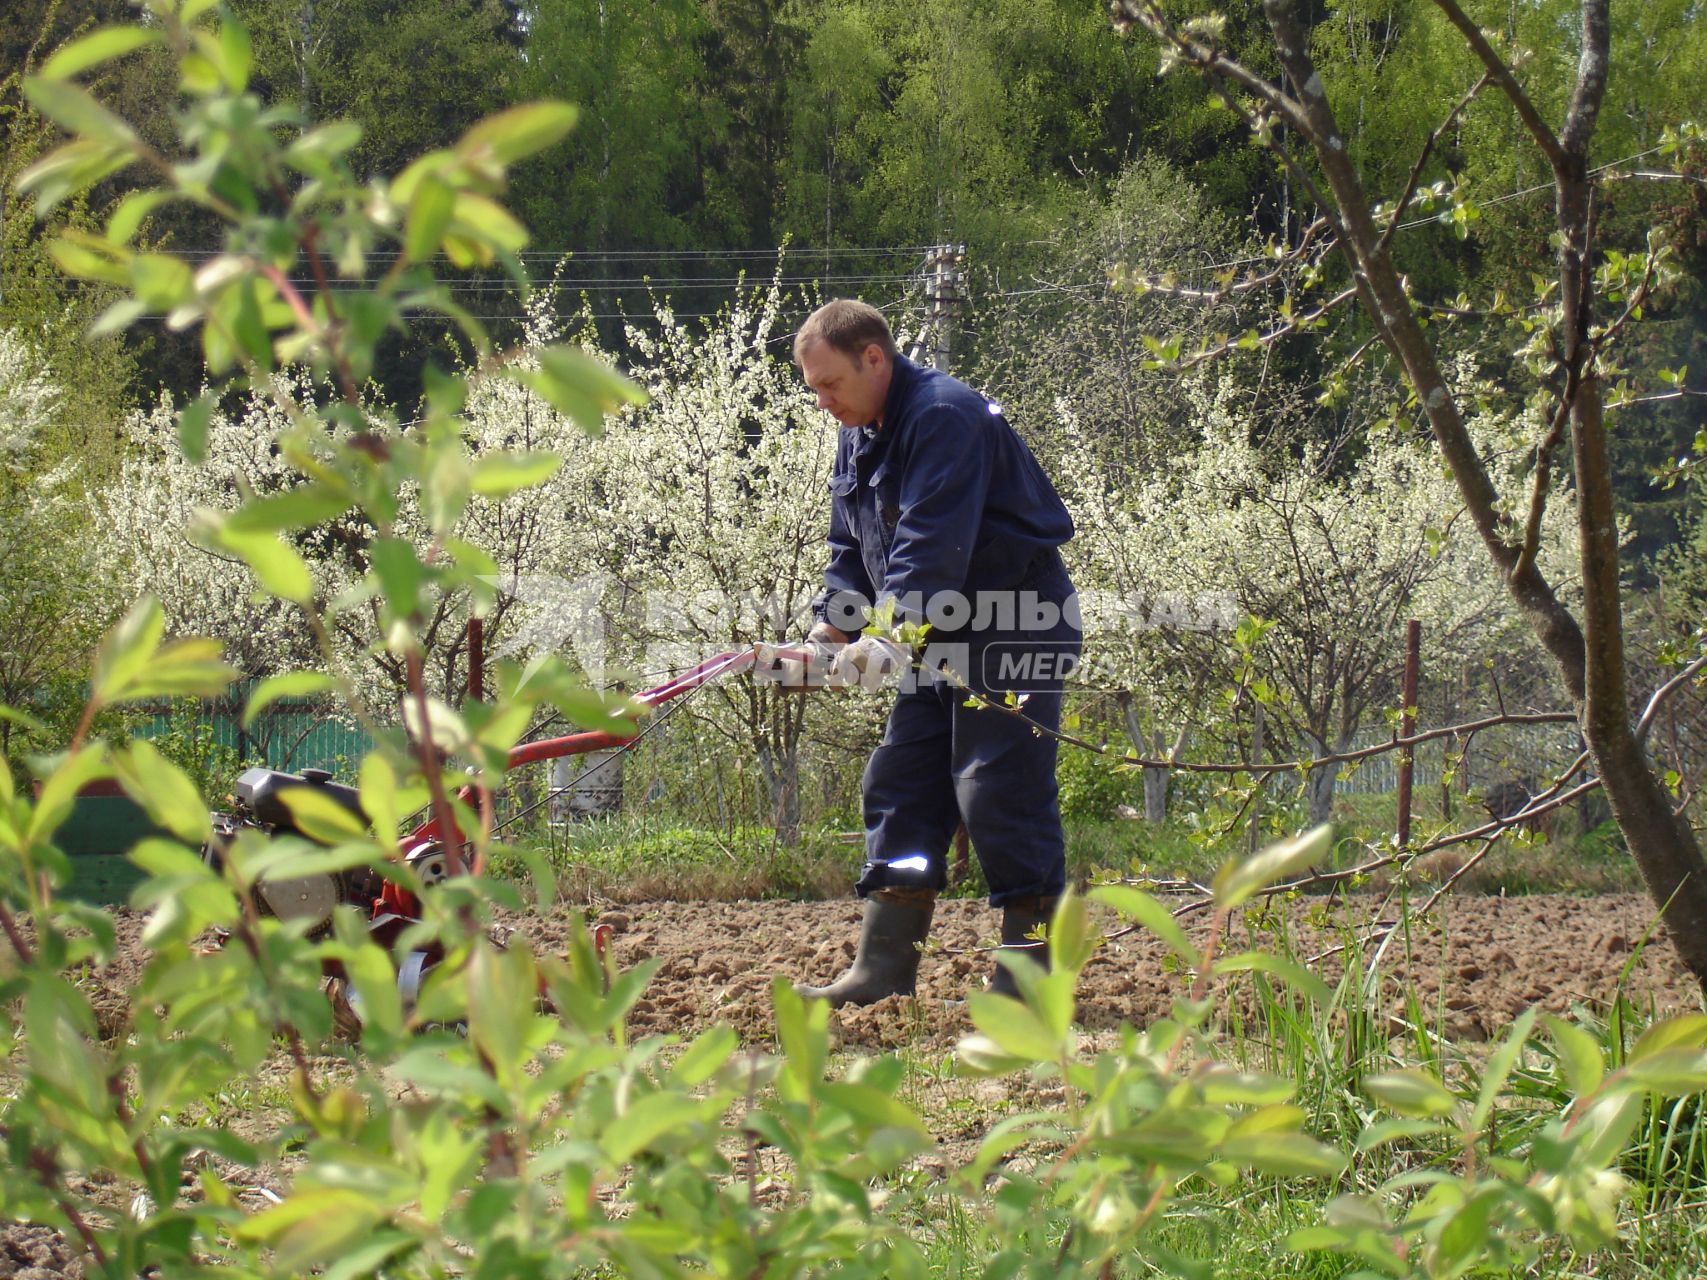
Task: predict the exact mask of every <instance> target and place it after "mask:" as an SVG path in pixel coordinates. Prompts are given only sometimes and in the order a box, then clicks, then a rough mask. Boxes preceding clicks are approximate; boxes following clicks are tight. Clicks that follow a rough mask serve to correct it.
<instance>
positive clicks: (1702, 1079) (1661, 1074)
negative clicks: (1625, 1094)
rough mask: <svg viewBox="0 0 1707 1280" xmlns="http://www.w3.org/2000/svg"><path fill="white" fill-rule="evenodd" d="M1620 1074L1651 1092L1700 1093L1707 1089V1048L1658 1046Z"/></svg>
mask: <svg viewBox="0 0 1707 1280" xmlns="http://www.w3.org/2000/svg"><path fill="white" fill-rule="evenodd" d="M1618 1075H1619V1077H1620V1078H1622V1079H1623V1080H1627V1081H1629V1082H1630V1083H1631V1084H1635V1085H1639V1086H1641V1087H1642V1088H1643V1089H1645V1090H1647V1091H1648V1092H1650V1093H1658V1094H1664V1095H1666V1096H1676V1095H1678V1094H1685V1093H1701V1092H1704V1091H1707V1051H1703V1050H1701V1049H1659V1050H1656V1051H1654V1052H1652V1053H1648V1054H1645V1055H1643V1057H1642V1058H1641V1059H1640V1060H1639V1061H1633V1062H1631V1063H1629V1064H1628V1065H1627V1066H1626V1067H1625V1068H1624V1069H1623V1070H1622V1071H1620V1072H1619V1073H1618Z"/></svg>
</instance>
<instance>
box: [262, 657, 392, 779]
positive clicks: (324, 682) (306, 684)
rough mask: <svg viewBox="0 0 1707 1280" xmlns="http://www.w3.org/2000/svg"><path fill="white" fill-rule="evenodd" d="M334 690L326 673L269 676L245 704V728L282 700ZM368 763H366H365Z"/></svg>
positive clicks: (294, 673)
mask: <svg viewBox="0 0 1707 1280" xmlns="http://www.w3.org/2000/svg"><path fill="white" fill-rule="evenodd" d="M330 688H332V677H331V676H329V675H327V674H326V673H325V672H324V671H287V672H285V673H284V674H283V675H277V676H268V677H267V678H266V679H265V680H263V681H261V683H260V684H258V685H256V686H255V689H254V692H252V693H251V694H250V695H249V700H248V702H246V703H244V704H243V727H244V728H245V729H247V728H249V726H250V725H252V724H254V723H255V717H256V716H258V715H260V714H261V712H263V711H265V710H266V709H267V708H268V707H270V706H272V705H273V703H275V702H277V701H278V700H279V699H280V698H307V697H312V696H313V695H314V694H317V693H325V692H326V691H327V690H328V689H330ZM363 763H364V764H365V763H366V762H365V761H364V762H363Z"/></svg>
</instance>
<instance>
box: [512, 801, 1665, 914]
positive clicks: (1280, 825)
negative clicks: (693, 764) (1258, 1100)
mask: <svg viewBox="0 0 1707 1280" xmlns="http://www.w3.org/2000/svg"><path fill="white" fill-rule="evenodd" d="M1460 816H1461V817H1465V816H1469V817H1470V818H1471V819H1472V820H1474V815H1464V814H1461V815H1460ZM1270 817H1271V819H1272V827H1271V829H1269V830H1267V831H1265V832H1264V835H1263V839H1264V842H1265V843H1266V841H1267V840H1269V839H1273V838H1278V837H1279V836H1281V835H1283V834H1287V833H1288V831H1289V830H1291V829H1295V828H1296V825H1297V820H1296V815H1294V814H1292V813H1291V812H1290V811H1276V812H1273V813H1271V815H1270ZM1391 817H1392V798H1391V797H1390V796H1354V797H1348V798H1345V799H1343V800H1342V801H1341V802H1340V803H1339V804H1338V805H1337V806H1336V811H1335V822H1336V825H1337V830H1338V834H1339V839H1338V841H1337V843H1336V845H1335V851H1334V855H1333V857H1332V859H1331V860H1330V862H1329V864H1328V865H1326V866H1324V867H1323V868H1322V869H1323V870H1339V869H1344V868H1347V867H1351V866H1355V865H1358V864H1360V863H1362V862H1365V861H1368V860H1370V859H1371V858H1374V857H1377V856H1379V855H1380V854H1381V853H1383V852H1385V851H1386V850H1387V849H1388V848H1389V847H1390V841H1391V836H1390V834H1389V833H1390V831H1391V825H1390V820H1391ZM1430 821H1434V822H1437V821H1438V820H1437V819H1424V818H1421V817H1419V820H1418V827H1417V832H1418V837H1419V838H1426V837H1427V832H1428V830H1430V828H1429V827H1428V826H1427V825H1426V823H1427V822H1430ZM1066 828H1067V869H1068V875H1069V876H1070V877H1071V878H1072V879H1073V880H1074V881H1075V882H1076V883H1081V884H1082V883H1085V882H1088V881H1090V880H1093V879H1098V878H1108V877H1110V876H1114V877H1121V878H1126V877H1151V878H1155V879H1160V880H1174V879H1189V880H1194V881H1196V882H1198V883H1205V882H1207V881H1208V879H1210V878H1211V877H1213V876H1214V874H1215V871H1216V868H1217V867H1219V866H1220V864H1221V862H1222V861H1223V860H1224V859H1225V858H1227V857H1228V856H1230V851H1231V853H1233V854H1236V853H1239V852H1242V851H1243V850H1244V849H1245V848H1246V843H1245V837H1244V833H1243V831H1239V832H1237V833H1236V834H1235V835H1234V836H1232V837H1231V838H1225V837H1223V838H1217V834H1218V833H1217V832H1216V831H1215V830H1213V829H1210V830H1200V829H1198V828H1197V827H1196V826H1195V825H1194V824H1193V823H1191V822H1190V821H1189V820H1177V821H1175V820H1170V821H1169V822H1167V823H1165V824H1163V825H1161V826H1159V827H1158V826H1154V825H1152V824H1150V823H1148V822H1142V821H1127V820H1114V821H1099V820H1092V819H1072V818H1069V819H1068V821H1067V824H1066ZM521 842H522V843H525V844H527V845H529V846H531V847H532V848H533V849H535V850H537V851H538V852H539V853H540V854H542V855H543V856H544V857H545V859H546V861H547V862H548V863H549V865H551V866H552V867H553V868H555V869H556V871H557V874H558V876H559V878H560V881H561V887H562V890H563V892H564V893H565V894H568V895H571V896H576V897H588V898H600V899H609V900H616V901H639V900H644V899H648V898H687V899H700V900H728V899H738V898H788V899H818V898H833V897H839V896H841V895H844V894H846V893H847V892H848V891H849V889H850V888H851V886H852V885H853V882H854V880H855V879H856V878H857V877H858V875H859V867H860V863H861V862H862V860H863V859H864V856H865V854H864V847H863V844H862V842H861V838H860V836H859V833H858V831H857V830H855V829H852V828H851V827H850V826H841V827H824V828H806V829H803V830H802V832H801V834H800V838H799V840H798V842H797V843H795V844H792V845H790V844H788V843H785V842H784V841H782V840H781V839H779V838H778V837H777V834H776V832H775V831H774V830H773V829H772V828H770V827H765V826H757V825H749V826H729V827H718V826H704V825H695V824H692V823H689V822H684V821H677V820H672V819H670V818H667V817H661V816H659V815H657V814H655V813H645V812H642V813H639V814H634V815H624V816H621V817H617V818H606V819H595V820H590V821H583V822H577V823H574V824H571V825H568V826H565V827H552V828H540V829H536V831H535V832H533V833H530V834H528V835H527V836H525V837H523V839H522V841H521ZM1474 848H1475V846H1474V845H1459V846H1454V847H1453V848H1450V849H1447V850H1443V851H1441V852H1440V853H1437V854H1433V855H1429V856H1427V857H1425V858H1423V859H1420V860H1419V861H1418V862H1417V863H1415V864H1414V865H1413V866H1412V868H1411V872H1410V875H1411V877H1412V879H1413V880H1414V881H1416V882H1417V883H1418V884H1420V885H1422V886H1424V887H1428V886H1431V885H1432V884H1433V883H1437V882H1438V881H1440V880H1442V879H1444V878H1446V877H1447V876H1450V875H1451V874H1453V873H1454V872H1455V871H1457V870H1458V869H1459V868H1460V867H1461V866H1462V865H1463V862H1464V859H1465V858H1466V857H1467V856H1468V854H1469V853H1470V852H1471V851H1472V850H1473V849H1474ZM515 865H517V864H516V861H515V859H514V858H513V856H512V857H510V858H506V857H504V856H503V855H500V856H499V858H498V866H499V868H500V869H502V868H504V867H506V866H515ZM1391 879H1392V873H1391V872H1390V871H1384V872H1378V873H1376V875H1375V876H1374V878H1373V880H1372V882H1371V887H1373V888H1376V889H1384V888H1386V887H1387V885H1388V884H1390V882H1391ZM1459 887H1460V890H1461V891H1463V892H1468V893H1489V894H1505V895H1519V894H1530V893H1570V894H1599V893H1639V892H1641V891H1642V884H1641V880H1640V877H1639V875H1638V874H1637V872H1636V868H1635V865H1634V863H1633V862H1632V861H1631V860H1630V857H1629V855H1628V854H1627V853H1626V852H1625V851H1624V845H1623V841H1622V840H1621V838H1620V837H1619V835H1618V832H1617V829H1616V828H1615V827H1613V826H1612V824H1610V823H1606V824H1603V825H1601V826H1600V827H1597V828H1595V829H1594V830H1592V831H1589V832H1586V833H1584V832H1582V831H1580V830H1579V829H1578V826H1577V820H1576V815H1575V813H1574V812H1572V811H1567V812H1565V813H1564V814H1561V815H1560V817H1559V819H1558V820H1557V821H1556V822H1555V823H1554V825H1553V827H1552V829H1551V830H1550V831H1549V832H1548V833H1545V834H1540V835H1529V834H1526V833H1522V832H1514V833H1512V834H1510V835H1508V836H1507V837H1506V838H1505V840H1504V841H1503V842H1502V843H1501V844H1500V845H1499V846H1497V847H1496V848H1495V850H1494V852H1493V853H1492V854H1490V855H1489V856H1488V857H1487V858H1486V859H1484V860H1483V861H1482V862H1479V863H1478V864H1477V865H1476V866H1475V867H1474V868H1472V869H1471V871H1470V872H1469V873H1468V874H1466V875H1465V876H1464V877H1463V879H1462V880H1461V881H1460V882H1459ZM985 892H986V888H985V884H984V879H983V876H982V874H981V872H980V871H979V869H978V863H977V859H976V857H974V858H973V859H972V861H971V866H970V874H969V875H968V876H967V877H966V878H965V879H964V880H960V881H957V882H955V883H954V884H951V885H950V887H949V890H948V896H950V897H966V898H977V897H981V896H983V895H984V893H985Z"/></svg>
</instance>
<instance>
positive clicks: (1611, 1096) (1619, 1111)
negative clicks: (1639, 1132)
mask: <svg viewBox="0 0 1707 1280" xmlns="http://www.w3.org/2000/svg"><path fill="white" fill-rule="evenodd" d="M1646 1108H1647V1101H1646V1100H1645V1099H1644V1098H1643V1097H1642V1096H1641V1095H1640V1094H1637V1093H1607V1094H1603V1095H1602V1096H1601V1097H1599V1098H1597V1099H1595V1100H1594V1102H1592V1103H1591V1104H1590V1105H1589V1106H1588V1107H1586V1108H1585V1109H1584V1110H1583V1112H1582V1114H1581V1115H1580V1116H1578V1117H1576V1118H1575V1119H1574V1120H1573V1121H1572V1124H1571V1131H1572V1133H1573V1135H1574V1136H1575V1137H1576V1138H1577V1139H1578V1141H1579V1142H1580V1143H1581V1145H1580V1146H1579V1147H1578V1148H1577V1160H1579V1161H1581V1162H1582V1164H1583V1165H1586V1166H1587V1167H1588V1168H1590V1169H1604V1168H1605V1167H1606V1166H1607V1165H1609V1164H1611V1163H1612V1162H1613V1161H1614V1160H1616V1159H1617V1158H1618V1156H1619V1153H1620V1152H1622V1151H1623V1150H1624V1147H1625V1144H1626V1143H1628V1142H1629V1141H1630V1135H1631V1134H1632V1133H1633V1132H1635V1129H1636V1125H1637V1123H1638V1122H1639V1121H1640V1120H1641V1118H1642V1113H1643V1111H1644V1110H1646Z"/></svg>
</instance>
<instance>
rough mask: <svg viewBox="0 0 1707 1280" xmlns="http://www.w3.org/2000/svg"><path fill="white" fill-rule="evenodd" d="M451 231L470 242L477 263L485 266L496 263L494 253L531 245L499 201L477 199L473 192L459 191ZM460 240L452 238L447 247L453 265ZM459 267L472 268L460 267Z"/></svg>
mask: <svg viewBox="0 0 1707 1280" xmlns="http://www.w3.org/2000/svg"><path fill="white" fill-rule="evenodd" d="M451 225H452V229H453V230H454V231H456V232H458V233H460V238H462V239H464V240H465V241H467V242H468V246H469V248H470V249H473V250H474V261H478V262H480V263H481V264H482V265H486V264H488V263H490V262H491V261H492V260H493V257H494V251H496V250H507V251H509V252H511V253H514V252H516V251H517V250H519V249H522V248H525V247H526V246H527V242H528V231H527V228H526V227H524V226H523V225H522V224H521V223H520V222H519V221H517V220H516V217H515V215H514V214H512V213H511V212H510V211H509V210H508V209H506V208H504V206H503V205H501V204H499V203H498V202H497V201H496V200H492V199H488V198H487V197H486V196H482V195H476V194H475V193H474V192H472V191H459V192H457V193H456V199H455V201H454V203H453V204H452V205H451ZM457 238H458V237H457V236H452V237H450V239H449V240H447V242H446V244H445V253H446V254H447V255H449V256H450V257H451V259H452V261H455V260H456V257H457V253H456V251H455V248H454V244H455V241H456V239H457ZM458 265H459V266H466V265H469V264H468V263H458Z"/></svg>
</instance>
